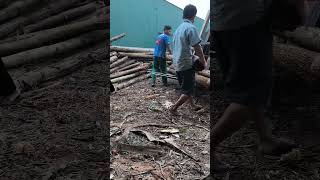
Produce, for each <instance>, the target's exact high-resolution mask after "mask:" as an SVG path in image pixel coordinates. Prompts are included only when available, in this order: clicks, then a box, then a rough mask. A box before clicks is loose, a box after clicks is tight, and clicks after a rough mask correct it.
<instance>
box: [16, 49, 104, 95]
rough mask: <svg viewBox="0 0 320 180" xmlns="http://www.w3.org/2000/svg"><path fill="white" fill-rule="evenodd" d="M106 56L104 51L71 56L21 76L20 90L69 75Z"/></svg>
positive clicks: (99, 50)
mask: <svg viewBox="0 0 320 180" xmlns="http://www.w3.org/2000/svg"><path fill="white" fill-rule="evenodd" d="M105 56H106V52H105V50H104V49H98V50H97V51H94V52H92V53H89V54H88V53H85V54H81V55H76V56H71V57H69V58H66V59H65V60H64V61H61V62H58V63H55V64H52V65H50V66H47V67H45V68H42V69H40V70H36V71H32V72H28V73H26V74H24V75H22V76H21V77H20V78H18V80H19V81H20V82H22V90H24V91H25V90H27V89H29V88H32V87H35V86H37V85H38V84H40V83H41V82H44V81H47V80H52V79H56V78H58V77H61V76H64V75H66V74H69V73H71V72H73V71H75V70H77V69H79V68H80V67H83V66H87V65H89V64H91V63H92V62H93V61H94V60H95V59H98V60H102V59H101V58H103V57H105Z"/></svg>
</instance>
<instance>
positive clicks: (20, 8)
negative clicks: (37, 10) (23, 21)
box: [0, 0, 41, 23]
mask: <svg viewBox="0 0 320 180" xmlns="http://www.w3.org/2000/svg"><path fill="white" fill-rule="evenodd" d="M38 3H41V0H22V1H16V2H14V3H13V4H12V5H10V6H9V7H7V8H6V9H3V10H1V12H0V23H2V22H4V21H7V20H9V19H12V18H14V17H17V16H19V15H22V14H23V13H24V12H26V11H28V10H29V9H30V8H31V7H32V6H35V5H36V4H38Z"/></svg>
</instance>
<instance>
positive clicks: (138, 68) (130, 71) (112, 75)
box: [110, 66, 147, 79]
mask: <svg viewBox="0 0 320 180" xmlns="http://www.w3.org/2000/svg"><path fill="white" fill-rule="evenodd" d="M146 70H147V66H140V67H137V68H133V69H129V70H126V71H122V72H118V73H116V74H111V75H110V79H114V78H117V77H121V76H125V75H128V74H131V73H135V72H139V71H146Z"/></svg>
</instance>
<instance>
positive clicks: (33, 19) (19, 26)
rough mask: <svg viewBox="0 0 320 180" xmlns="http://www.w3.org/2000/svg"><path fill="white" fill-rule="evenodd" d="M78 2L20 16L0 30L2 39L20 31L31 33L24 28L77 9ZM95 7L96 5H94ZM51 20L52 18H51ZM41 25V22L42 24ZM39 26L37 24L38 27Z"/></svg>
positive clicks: (60, 4)
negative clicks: (74, 8)
mask: <svg viewBox="0 0 320 180" xmlns="http://www.w3.org/2000/svg"><path fill="white" fill-rule="evenodd" d="M77 1H78V0H77ZM77 1H76V0H71V1H61V2H57V3H53V4H52V5H51V6H49V7H47V8H44V9H43V10H40V11H35V12H34V13H32V14H31V15H29V16H26V17H25V16H20V17H18V18H16V19H14V20H13V21H10V22H9V23H7V24H3V25H2V26H1V28H0V39H2V38H5V37H7V36H8V35H9V34H10V33H12V32H14V31H16V30H19V31H20V33H19V34H23V33H30V31H28V29H27V28H24V26H27V25H29V24H32V23H37V22H39V21H41V20H43V19H46V18H48V17H50V16H52V15H55V14H57V13H60V12H63V11H64V10H65V9H68V8H71V7H76V5H77V4H79V3H77ZM92 5H94V4H92ZM49 19H51V18H49ZM51 23H52V25H53V26H52V27H55V25H56V24H53V22H51ZM40 24H41V22H40ZM37 25H38V24H36V26H37Z"/></svg>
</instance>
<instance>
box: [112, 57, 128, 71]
mask: <svg viewBox="0 0 320 180" xmlns="http://www.w3.org/2000/svg"><path fill="white" fill-rule="evenodd" d="M127 60H128V57H124V58H122V59H119V60H117V61H115V62H114V63H112V64H110V69H112V68H114V67H116V66H118V65H120V64H123V63H124V62H126V61H127Z"/></svg>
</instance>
